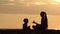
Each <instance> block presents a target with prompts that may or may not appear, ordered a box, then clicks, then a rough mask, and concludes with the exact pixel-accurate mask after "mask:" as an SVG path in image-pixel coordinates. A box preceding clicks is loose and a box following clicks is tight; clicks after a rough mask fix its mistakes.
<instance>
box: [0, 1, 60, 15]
mask: <svg viewBox="0 0 60 34" xmlns="http://www.w3.org/2000/svg"><path fill="white" fill-rule="evenodd" d="M20 2H22V3H19V2H18V1H16V2H15V1H14V2H10V1H7V0H0V13H3V14H4V13H6V14H39V13H40V12H41V11H42V10H43V11H46V12H47V14H49V15H60V5H49V4H47V5H34V4H33V1H31V2H29V1H27V0H26V1H20Z"/></svg>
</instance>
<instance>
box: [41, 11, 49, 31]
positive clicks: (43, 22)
mask: <svg viewBox="0 0 60 34" xmlns="http://www.w3.org/2000/svg"><path fill="white" fill-rule="evenodd" d="M40 15H41V29H44V30H45V29H47V27H48V22H47V14H46V12H44V11H42V12H41V13H40Z"/></svg>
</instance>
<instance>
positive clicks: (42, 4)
mask: <svg viewBox="0 0 60 34" xmlns="http://www.w3.org/2000/svg"><path fill="white" fill-rule="evenodd" d="M41 11H45V12H46V13H47V17H48V29H60V0H0V28H1V29H22V26H23V23H24V22H23V19H24V18H28V19H29V23H28V26H29V25H30V26H31V28H32V25H34V24H33V23H32V22H33V21H36V22H37V23H40V22H41V20H40V19H41V17H40V15H39V14H40V12H41Z"/></svg>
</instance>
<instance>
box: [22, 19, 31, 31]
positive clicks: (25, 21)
mask: <svg viewBox="0 0 60 34" xmlns="http://www.w3.org/2000/svg"><path fill="white" fill-rule="evenodd" d="M23 21H24V24H23V30H29V29H30V26H28V25H27V24H28V19H27V18H25V19H24V20H23Z"/></svg>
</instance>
